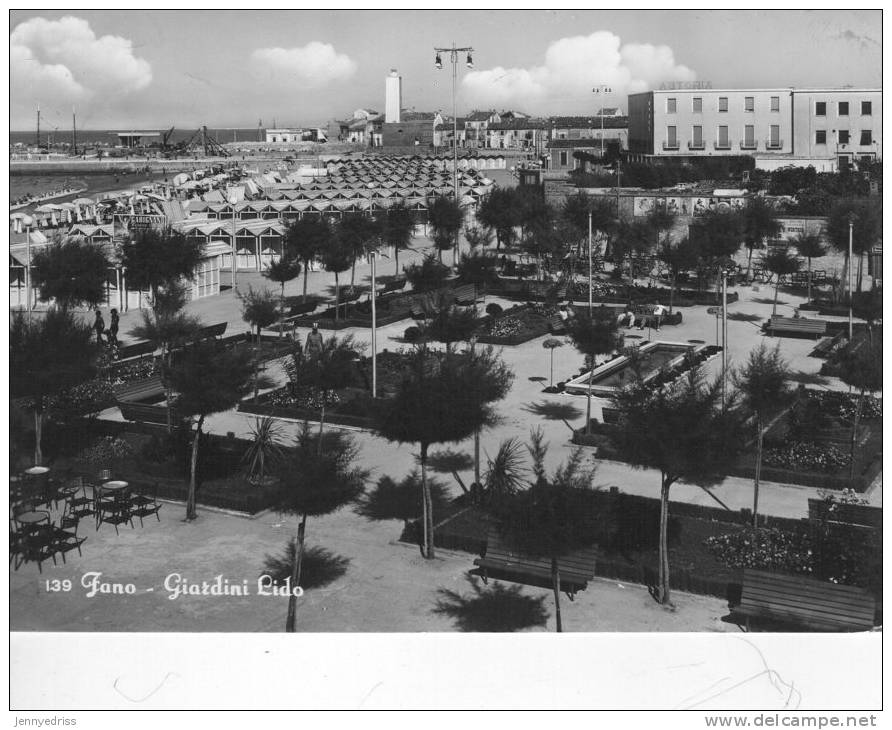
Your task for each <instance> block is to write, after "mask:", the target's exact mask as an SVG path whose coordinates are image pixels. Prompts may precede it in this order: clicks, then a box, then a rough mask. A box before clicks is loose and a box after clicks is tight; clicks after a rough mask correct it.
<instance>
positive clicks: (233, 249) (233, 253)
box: [229, 195, 259, 292]
mask: <svg viewBox="0 0 892 730" xmlns="http://www.w3.org/2000/svg"><path fill="white" fill-rule="evenodd" d="M237 202H238V200H237V199H236V197H235V196H234V195H231V196H229V205H230V206H231V207H232V245H231V246H230V249H229V250H230V256H231V257H232V277H231V278H232V290H233V291H235V292H237V291H238V275H237V274H236V269H237V268H238V259H237V258H236V257H237V255H238V253H237V251H236V246H235V204H236V203H237ZM258 245H259V244H258Z"/></svg>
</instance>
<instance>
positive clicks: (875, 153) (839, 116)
mask: <svg viewBox="0 0 892 730" xmlns="http://www.w3.org/2000/svg"><path fill="white" fill-rule="evenodd" d="M628 150H629V158H630V159H632V160H637V161H658V160H661V159H675V158H681V159H689V158H696V157H710V156H726V157H727V156H739V155H749V156H752V157H754V158H755V159H756V165H757V167H759V168H761V169H769V170H771V169H777V168H779V167H786V166H800V167H804V166H808V165H812V166H814V167H815V168H816V169H818V170H822V171H828V170H834V169H838V168H839V167H840V166H846V165H848V164H851V163H852V162H853V161H864V160H874V159H882V91H881V90H879V89H794V88H778V89H724V90H720V89H719V90H715V89H673V90H665V91H647V92H644V93H641V94H630V95H629V147H628Z"/></svg>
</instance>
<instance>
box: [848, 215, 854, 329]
mask: <svg viewBox="0 0 892 730" xmlns="http://www.w3.org/2000/svg"><path fill="white" fill-rule="evenodd" d="M854 227H855V216H854V215H851V214H850V215H849V276H848V279H849V282H848V287H849V342H851V341H852V288H853V287H852V271H853V270H854V268H855V266H854V261H852V230H853V229H854Z"/></svg>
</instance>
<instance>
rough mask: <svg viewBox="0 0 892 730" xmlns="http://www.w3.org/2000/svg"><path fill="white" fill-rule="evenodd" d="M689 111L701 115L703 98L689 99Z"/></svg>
mask: <svg viewBox="0 0 892 730" xmlns="http://www.w3.org/2000/svg"><path fill="white" fill-rule="evenodd" d="M867 103H868V104H869V103H870V102H867ZM691 111H692V112H694V114H702V113H703V97H702V96H695V97H694V98H693V99H691Z"/></svg>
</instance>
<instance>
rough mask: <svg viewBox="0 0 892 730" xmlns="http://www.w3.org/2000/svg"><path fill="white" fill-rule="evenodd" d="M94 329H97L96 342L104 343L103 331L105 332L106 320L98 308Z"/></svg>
mask: <svg viewBox="0 0 892 730" xmlns="http://www.w3.org/2000/svg"><path fill="white" fill-rule="evenodd" d="M93 329H94V330H96V343H97V344H99V345H101V344H102V333H103V332H105V320H104V319H103V318H102V312H101V311H99V309H98V308H97V309H96V319H95V320H94V321H93Z"/></svg>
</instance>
